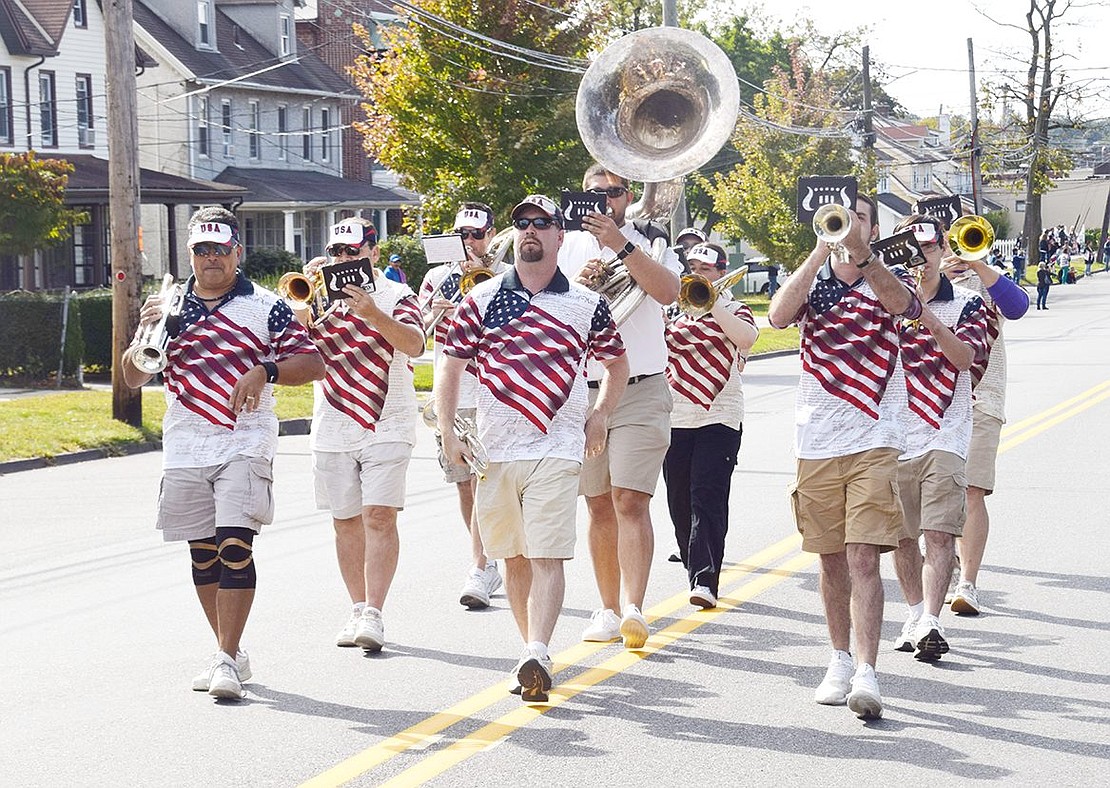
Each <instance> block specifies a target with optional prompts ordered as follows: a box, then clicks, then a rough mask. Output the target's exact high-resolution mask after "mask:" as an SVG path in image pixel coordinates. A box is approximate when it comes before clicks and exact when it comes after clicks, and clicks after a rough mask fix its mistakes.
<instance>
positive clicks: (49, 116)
mask: <svg viewBox="0 0 1110 788" xmlns="http://www.w3.org/2000/svg"><path fill="white" fill-rule="evenodd" d="M56 95H57V94H56V93H55V91H54V72H53V71H40V72H39V128H40V129H41V131H42V147H44V148H56V147H58V103H57V98H56Z"/></svg>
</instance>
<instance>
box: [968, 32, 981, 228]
mask: <svg viewBox="0 0 1110 788" xmlns="http://www.w3.org/2000/svg"><path fill="white" fill-rule="evenodd" d="M967 73H968V79H969V80H970V81H971V199H972V202H973V203H974V204H975V215H976V216H982V215H983V175H982V173H981V172H980V171H979V100H978V98H977V97H976V95H975V49H974V47H973V46H972V43H971V39H970V38H969V39H968V40H967Z"/></svg>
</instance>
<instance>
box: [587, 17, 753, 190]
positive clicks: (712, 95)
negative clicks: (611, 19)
mask: <svg viewBox="0 0 1110 788" xmlns="http://www.w3.org/2000/svg"><path fill="white" fill-rule="evenodd" d="M739 107H740V89H739V85H738V83H737V80H736V70H735V68H733V66H732V63H731V61H730V60H729V59H728V56H727V55H725V53H724V52H723V51H721V49H720V47H718V46H717V45H716V44H714V43H713V42H712V41H710V40H709V39H708V38H706V37H705V36H703V35H701V34H699V33H696V32H694V31H693V30H684V29H682V28H677V27H658V28H648V29H645V30H637V31H635V32H633V33H629V34H628V35H626V36H624V37H623V38H620V39H618V40H617V41H616V42H614V43H613V44H610V45H609V46H608V47H606V48H605V50H604V51H603V52H602V53H601V54H600V55H599V56H598V57H597V59H595V60H594V61H593V63H591V64H590V67H589V69H587V71H586V74H585V75H584V76H583V77H582V83H581V84H580V86H579V88H578V95H577V99H576V102H575V114H576V118H577V122H578V132H579V134H580V135H581V137H582V143H583V144H584V145H585V146H586V150H588V151H589V152H590V155H592V156H593V157H594V159H595V160H596V161H598V162H602V163H603V164H605V166H606V167H607V168H609V169H612V170H613V171H614V172H616V173H618V174H619V175H623V176H624V177H626V178H629V179H631V180H637V181H648V182H659V181H667V180H670V179H673V178H679V177H681V176H684V175H686V174H687V173H690V172H693V171H694V170H696V169H697V168H698V167H700V166H702V165H703V164H705V163H706V162H707V161H709V160H710V159H711V158H712V157H713V156H714V155H715V154H716V153H717V151H719V150H720V149H721V147H722V146H723V145H724V144H725V143H726V142H727V141H728V138H729V137H730V136H731V135H732V132H733V129H734V128H735V127H736V117H737V112H738V111H739Z"/></svg>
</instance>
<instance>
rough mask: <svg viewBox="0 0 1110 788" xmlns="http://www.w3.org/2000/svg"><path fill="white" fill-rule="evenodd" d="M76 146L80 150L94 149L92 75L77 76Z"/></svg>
mask: <svg viewBox="0 0 1110 788" xmlns="http://www.w3.org/2000/svg"><path fill="white" fill-rule="evenodd" d="M77 144H78V146H80V147H82V148H95V147H96V132H94V131H93V105H92V75H90V74H78V75H77Z"/></svg>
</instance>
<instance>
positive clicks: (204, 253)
mask: <svg viewBox="0 0 1110 788" xmlns="http://www.w3.org/2000/svg"><path fill="white" fill-rule="evenodd" d="M236 246H237V244H216V243H199V244H193V248H192V249H191V250H190V251H192V253H193V256H194V257H208V256H210V255H218V256H220V257H223V256H224V255H229V254H231V253H232V251H234V249H235V247H236Z"/></svg>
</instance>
